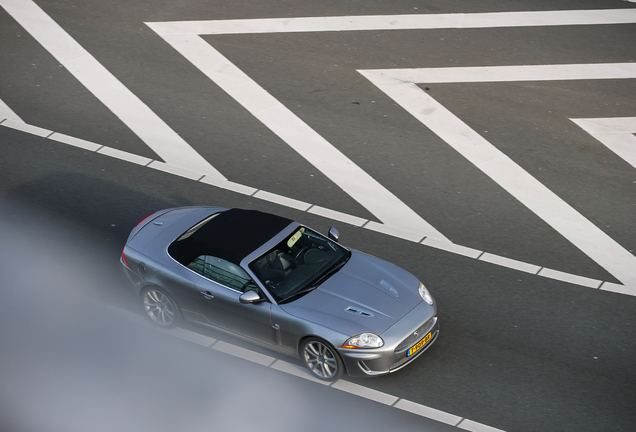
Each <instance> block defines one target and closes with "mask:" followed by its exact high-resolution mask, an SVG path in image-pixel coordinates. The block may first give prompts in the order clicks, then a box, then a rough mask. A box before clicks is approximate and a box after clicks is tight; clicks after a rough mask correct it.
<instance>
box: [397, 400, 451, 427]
mask: <svg viewBox="0 0 636 432" xmlns="http://www.w3.org/2000/svg"><path fill="white" fill-rule="evenodd" d="M393 406H394V407H395V408H399V409H401V410H404V411H408V412H412V413H413V414H417V415H421V416H422V417H427V418H430V419H433V420H437V421H438V422H442V423H446V424H449V425H451V426H457V424H458V423H459V422H460V421H462V420H463V419H462V418H461V417H459V416H456V415H453V414H449V413H447V412H444V411H440V410H436V409H435V408H430V407H427V406H425V405H420V404H418V403H415V402H411V401H409V400H405V399H400V400H399V401H398V402H397V403H396V404H395V405H393Z"/></svg>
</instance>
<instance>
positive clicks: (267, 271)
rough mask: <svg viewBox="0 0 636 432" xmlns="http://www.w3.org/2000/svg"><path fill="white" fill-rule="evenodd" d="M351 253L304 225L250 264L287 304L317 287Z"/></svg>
mask: <svg viewBox="0 0 636 432" xmlns="http://www.w3.org/2000/svg"><path fill="white" fill-rule="evenodd" d="M350 256H351V252H349V251H348V250H347V249H345V248H343V247H342V246H340V245H339V244H338V243H336V242H334V241H333V240H330V239H328V238H326V237H324V236H322V235H320V234H318V233H317V232H315V231H313V230H311V229H309V228H306V227H300V228H299V229H298V230H296V231H295V232H294V233H293V234H292V235H291V236H289V237H287V238H285V239H284V240H283V241H282V242H280V243H279V244H277V245H276V246H275V247H274V248H273V249H271V250H270V251H269V252H267V253H265V254H264V255H262V256H260V257H259V258H257V259H256V260H254V261H252V262H251V263H250V265H249V266H250V269H251V270H252V271H253V272H254V274H255V275H256V276H257V277H258V279H259V280H260V281H261V283H262V284H263V285H265V286H266V287H267V289H268V291H269V292H270V293H271V294H272V296H273V297H274V299H275V300H276V302H278V303H285V302H286V301H291V300H294V299H296V298H299V297H300V296H301V295H302V294H305V293H308V292H310V291H311V290H312V289H314V288H316V287H317V286H318V285H319V284H321V283H322V282H324V281H325V280H326V279H328V278H329V276H331V275H332V274H333V273H335V272H336V271H337V270H338V269H339V268H340V267H342V266H343V265H344V264H345V263H346V262H347V261H348V260H349V257H350Z"/></svg>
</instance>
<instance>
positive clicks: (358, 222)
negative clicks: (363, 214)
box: [307, 205, 369, 227]
mask: <svg viewBox="0 0 636 432" xmlns="http://www.w3.org/2000/svg"><path fill="white" fill-rule="evenodd" d="M307 212H308V213H313V214H316V215H318V216H322V217H326V218H327V219H333V220H337V221H340V222H344V223H347V224H349V225H353V226H357V227H361V226H362V225H364V224H365V223H367V222H369V221H368V220H366V219H362V218H360V217H357V216H352V215H349V214H346V213H341V212H339V211H335V210H331V209H328V208H324V207H320V206H317V205H314V206H311V207H310V208H309V210H307Z"/></svg>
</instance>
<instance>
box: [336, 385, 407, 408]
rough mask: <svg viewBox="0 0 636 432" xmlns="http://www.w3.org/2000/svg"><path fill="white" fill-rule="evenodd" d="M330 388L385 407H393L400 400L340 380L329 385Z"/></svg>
mask: <svg viewBox="0 0 636 432" xmlns="http://www.w3.org/2000/svg"><path fill="white" fill-rule="evenodd" d="M331 387H333V388H335V389H338V390H342V391H345V392H347V393H351V394H354V395H356V396H360V397H363V398H365V399H370V400H373V401H376V402H379V403H382V404H385V405H393V404H395V403H396V402H397V401H398V400H399V399H400V398H399V397H397V396H393V395H390V394H388V393H383V392H381V391H377V390H374V389H370V388H368V387H364V386H361V385H359V384H355V383H352V382H349V381H345V380H341V379H340V380H338V381H336V382H334V383H333V384H331Z"/></svg>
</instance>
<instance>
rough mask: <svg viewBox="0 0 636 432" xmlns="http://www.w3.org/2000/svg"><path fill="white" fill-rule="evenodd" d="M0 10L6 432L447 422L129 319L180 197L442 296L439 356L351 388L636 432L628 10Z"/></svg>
mask: <svg viewBox="0 0 636 432" xmlns="http://www.w3.org/2000/svg"><path fill="white" fill-rule="evenodd" d="M0 6H2V7H0V41H2V43H0V77H1V79H0V155H1V156H0V222H1V224H0V244H1V246H2V248H1V249H0V251H1V252H2V257H3V258H2V260H1V261H2V262H1V263H0V270H1V273H0V281H1V283H0V286H1V290H0V293H1V295H2V299H3V300H2V306H1V307H0V311H1V315H2V316H0V323H1V327H0V343H1V344H2V347H3V348H2V350H0V366H2V367H1V368H0V370H1V372H0V389H2V390H0V407H2V408H0V421H1V422H2V424H0V426H4V427H3V428H2V429H3V430H66V431H68V430H88V429H91V430H146V429H147V430H151V429H154V430H169V429H170V430H174V428H176V427H178V428H180V429H182V430H238V429H244V428H246V427H250V428H256V427H260V428H262V429H263V430H270V429H271V430H274V429H277V430H280V429H285V428H288V429H289V430H297V429H299V428H300V426H299V425H302V426H303V427H305V428H307V429H308V430H324V428H326V427H329V428H332V429H341V428H342V429H344V425H346V427H354V426H356V425H357V426H359V427H364V428H366V429H368V430H374V429H375V430H381V429H387V428H393V429H406V430H418V429H420V430H453V429H454V428H453V427H452V426H448V425H446V424H443V423H438V422H435V421H432V420H430V419H428V418H426V416H424V417H422V416H418V415H415V414H412V413H408V412H406V411H404V410H400V409H397V408H395V407H391V406H386V405H385V404H380V403H376V402H372V401H369V400H366V399H364V398H359V397H357V396H354V395H350V394H348V393H343V392H339V391H338V390H336V389H333V388H328V387H324V386H321V385H319V384H315V383H312V382H309V381H306V380H302V379H300V378H297V377H292V376H289V375H288V374H284V373H282V372H280V371H274V370H271V368H267V367H263V366H260V365H256V364H251V363H250V362H243V361H239V360H236V359H233V358H232V357H231V356H228V355H226V354H223V353H218V352H216V351H214V350H207V349H204V348H202V347H201V346H199V345H197V344H191V343H187V342H186V341H182V340H178V339H176V340H173V339H171V338H168V337H167V336H165V335H163V334H161V333H158V332H156V331H150V330H148V329H147V328H145V327H144V326H143V325H138V323H137V321H136V320H134V319H131V318H130V317H131V316H132V317H134V316H135V314H136V313H139V307H138V304H137V299H135V298H134V297H133V294H132V293H131V292H130V290H129V288H128V287H127V286H126V285H125V283H124V282H123V281H122V279H121V275H120V270H119V268H118V266H119V262H118V260H119V256H120V254H121V249H122V247H123V244H124V242H125V239H126V237H127V235H128V233H129V232H130V230H131V229H132V228H133V227H134V226H135V224H136V223H137V222H139V220H141V219H143V218H144V217H145V216H146V215H148V214H150V213H152V212H154V211H156V210H159V209H162V208H167V207H174V206H182V205H220V206H226V207H242V208H251V209H258V210H262V211H269V212H273V213H276V214H280V215H282V216H285V217H289V218H292V219H295V220H298V221H301V222H303V223H305V224H307V225H309V226H311V227H313V228H315V229H317V230H319V231H321V232H326V231H327V230H328V229H329V227H330V226H336V227H338V229H339V230H340V232H341V242H342V243H343V244H344V245H346V246H348V247H352V248H354V249H357V250H361V251H364V252H367V253H370V254H373V255H376V256H379V257H381V258H383V259H386V260H388V261H390V262H394V263H396V264H398V265H400V266H401V267H404V268H406V269H407V270H409V271H410V272H412V273H413V274H414V275H416V276H417V277H418V278H420V279H421V280H422V281H423V282H424V283H425V284H426V285H427V287H428V288H429V290H430V291H431V292H432V294H433V295H434V296H435V298H436V300H437V302H438V308H439V317H440V326H441V333H440V337H439V339H438V341H437V342H436V343H435V345H434V346H433V347H432V348H431V349H430V350H428V351H427V352H426V353H425V354H424V355H423V356H421V357H420V358H419V359H418V360H417V361H416V362H415V363H413V364H412V365H409V367H407V368H405V369H403V370H401V371H399V372H397V373H395V374H392V375H390V376H385V377H380V378H375V379H364V380H355V381H352V382H354V383H355V384H359V385H361V386H363V387H365V388H367V389H373V390H377V391H379V392H382V393H383V394H389V395H393V396H395V397H397V398H400V399H404V400H408V401H412V402H414V403H416V404H421V405H423V406H426V407H430V408H434V409H436V410H440V411H442V412H445V413H450V414H452V415H454V416H458V417H459V418H462V419H470V421H472V422H476V423H475V424H477V425H478V426H470V425H469V423H468V422H466V423H464V426H466V427H469V426H470V427H472V428H473V430H484V431H485V430H490V429H488V427H491V428H496V429H499V430H504V431H508V432H514V431H535V430H564V431H565V430H571V431H603V430H612V431H632V430H636V412H635V410H634V407H636V372H635V371H634V365H635V364H636V337H635V334H636V258H635V257H634V251H636V228H635V227H636V224H635V221H636V139H635V137H634V134H635V133H636V81H635V79H636V61H635V60H636V58H635V55H636V3H634V2H630V1H619V0H615V1H599V0H590V1H583V0H580V1H574V0H560V1H528V0H519V1H502V0H492V1H480V2H471V1H468V0H450V1H449V0H446V1H409V2H407V1H401V0H398V1H391V2H381V1H373V2H371V1H369V2H357V1H356V2H353V1H351V2H310V1H295V2H287V1H271V2H266V3H264V2H257V1H246V2H234V3H232V2H221V1H201V0H191V1H184V2H176V3H175V2H167V1H149V0H144V1H138V2H134V4H131V3H130V2H121V1H111V2H97V1H92V0H90V1H74V0H71V1H64V2H54V1H44V0H36V1H35V2H33V1H30V0H0ZM303 17H305V18H306V19H300V18H303ZM312 17H313V18H312ZM310 18H311V19H310ZM175 22H176V23H175ZM111 306H114V307H115V309H113V308H112V307H111ZM118 310H126V311H130V312H133V314H121V313H119V312H117V311H118ZM113 311H114V312H113ZM66 318H68V319H66ZM188 331H193V332H198V334H201V335H202V336H206V337H213V338H215V339H222V340H224V341H227V342H228V343H232V344H236V345H237V346H241V347H245V348H248V349H250V350H254V351H255V352H258V353H262V354H266V355H269V356H273V357H277V354H275V353H271V352H267V351H266V350H262V349H259V348H256V347H253V346H249V345H248V344H244V343H241V342H238V341H236V340H232V339H231V338H228V337H226V336H222V335H218V334H212V333H209V332H206V331H205V330H201V329H193V328H188ZM284 360H285V361H292V362H293V360H290V359H284ZM157 377H161V378H160V379H159V380H160V381H161V383H165V385H159V384H157V383H156V382H155V381H154V380H155V379H158V378H157ZM148 381H153V384H152V386H149V385H147V383H148ZM297 402H298V403H297ZM237 419H240V420H237ZM356 422H357V423H356ZM88 425H91V426H94V427H89V426H88ZM459 427H462V424H461V423H460V424H459ZM479 428H481V429H479Z"/></svg>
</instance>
